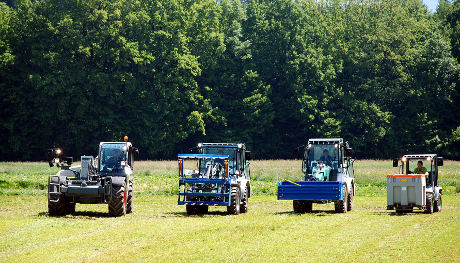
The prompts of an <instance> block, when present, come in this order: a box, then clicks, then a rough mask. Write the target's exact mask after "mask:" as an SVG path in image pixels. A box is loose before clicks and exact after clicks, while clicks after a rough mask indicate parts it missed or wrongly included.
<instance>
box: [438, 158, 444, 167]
mask: <svg viewBox="0 0 460 263" xmlns="http://www.w3.org/2000/svg"><path fill="white" fill-rule="evenodd" d="M437 163H438V166H443V165H444V158H442V157H438V158H437Z"/></svg>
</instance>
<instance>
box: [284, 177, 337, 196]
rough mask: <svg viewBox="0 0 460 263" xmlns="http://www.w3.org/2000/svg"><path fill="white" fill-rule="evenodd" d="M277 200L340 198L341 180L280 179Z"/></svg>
mask: <svg viewBox="0 0 460 263" xmlns="http://www.w3.org/2000/svg"><path fill="white" fill-rule="evenodd" d="M278 200H315V201H327V200H342V182H338V181H332V182H329V181H326V182H321V181H315V182H313V181H295V182H290V181H281V182H278Z"/></svg>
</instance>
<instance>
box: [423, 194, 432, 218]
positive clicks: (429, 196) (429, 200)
mask: <svg viewBox="0 0 460 263" xmlns="http://www.w3.org/2000/svg"><path fill="white" fill-rule="evenodd" d="M425 213H427V214H433V195H432V194H427V195H426V208H425Z"/></svg>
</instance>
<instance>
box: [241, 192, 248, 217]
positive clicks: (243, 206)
mask: <svg viewBox="0 0 460 263" xmlns="http://www.w3.org/2000/svg"><path fill="white" fill-rule="evenodd" d="M248 191H249V188H247V187H246V191H245V192H244V194H243V200H242V201H241V207H240V211H241V213H247V212H248V209H249V198H248Z"/></svg>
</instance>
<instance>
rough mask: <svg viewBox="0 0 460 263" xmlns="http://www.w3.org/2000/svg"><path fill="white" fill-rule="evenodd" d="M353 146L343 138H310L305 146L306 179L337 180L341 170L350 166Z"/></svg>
mask: <svg viewBox="0 0 460 263" xmlns="http://www.w3.org/2000/svg"><path fill="white" fill-rule="evenodd" d="M352 162H353V160H352V159H351V148H350V147H349V146H348V142H346V143H343V139H341V138H331V139H310V140H309V141H308V145H307V147H305V152H304V158H303V162H302V172H303V173H304V174H305V180H306V181H312V180H313V181H336V180H337V174H338V173H339V170H340V171H342V170H343V169H344V168H347V167H350V166H351V163H352Z"/></svg>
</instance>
